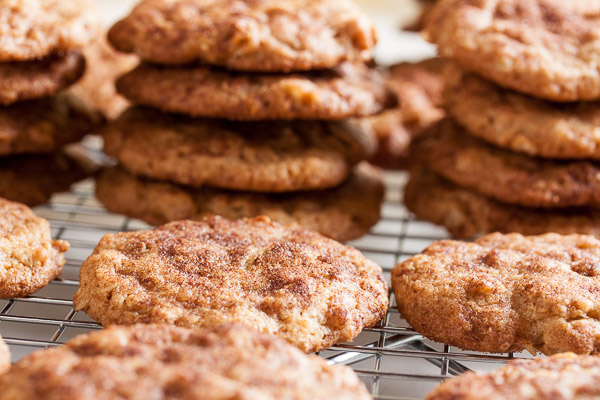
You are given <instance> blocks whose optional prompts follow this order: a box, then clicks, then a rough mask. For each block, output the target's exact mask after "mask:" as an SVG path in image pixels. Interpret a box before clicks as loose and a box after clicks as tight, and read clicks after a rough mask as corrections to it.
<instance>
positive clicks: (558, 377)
mask: <svg viewBox="0 0 600 400" xmlns="http://www.w3.org/2000/svg"><path fill="white" fill-rule="evenodd" d="M599 381H600V358H599V357H594V356H577V355H575V354H572V353H565V354H557V355H554V356H551V357H544V358H538V359H535V360H512V361H509V362H508V364H507V365H506V366H504V367H502V368H500V369H498V370H497V371H494V372H491V373H488V374H477V373H474V372H467V373H465V374H464V375H461V376H458V377H456V378H453V379H450V380H447V381H445V382H444V383H442V384H441V385H440V386H438V387H437V388H435V389H434V390H433V391H432V392H431V393H429V394H428V395H427V397H426V400H457V399H461V400H476V399H494V400H496V399H498V400H499V399H538V400H554V399H557V398H563V399H577V398H595V397H599V396H600V385H599V384H598V382H599Z"/></svg>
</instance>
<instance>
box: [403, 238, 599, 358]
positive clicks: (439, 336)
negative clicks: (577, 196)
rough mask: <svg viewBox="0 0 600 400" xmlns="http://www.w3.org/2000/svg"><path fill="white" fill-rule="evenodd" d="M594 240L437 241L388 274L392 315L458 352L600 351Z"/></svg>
mask: <svg viewBox="0 0 600 400" xmlns="http://www.w3.org/2000/svg"><path fill="white" fill-rule="evenodd" d="M599 259H600V240H598V239H596V238H595V237H593V236H586V235H578V234H573V235H567V236H563V235H559V234H556V233H548V234H544V235H540V236H522V235H520V234H518V233H511V234H508V235H503V234H501V233H493V234H490V235H487V236H484V237H482V238H480V239H478V240H476V241H475V242H473V243H469V242H460V241H453V240H441V241H438V242H435V243H433V244H432V245H430V246H429V247H427V248H426V249H425V250H424V251H423V252H422V253H421V254H418V255H416V256H414V257H411V258H409V259H408V260H406V261H404V262H402V263H399V264H398V265H396V267H394V269H393V270H392V286H393V290H394V295H395V296H396V300H397V302H398V310H399V311H400V313H401V314H402V316H403V317H404V318H405V319H406V321H407V322H408V323H409V324H410V325H411V326H412V327H413V328H414V329H415V330H416V331H418V332H419V333H421V334H422V335H423V336H425V337H427V338H429V339H432V340H435V341H438V342H443V343H447V344H450V345H452V346H457V347H460V348H462V349H465V350H476V351H485V352H493V353H505V352H513V351H515V352H516V351H522V350H528V351H529V352H531V353H532V354H535V353H536V352H540V353H544V354H548V355H549V354H555V353H560V352H565V351H572V352H574V353H578V354H597V353H599V352H600V320H599V319H598V318H599V316H600V313H599V310H600V293H599V292H598V290H597V288H598V281H599V280H600V269H599V268H598V264H599V263H598V260H599Z"/></svg>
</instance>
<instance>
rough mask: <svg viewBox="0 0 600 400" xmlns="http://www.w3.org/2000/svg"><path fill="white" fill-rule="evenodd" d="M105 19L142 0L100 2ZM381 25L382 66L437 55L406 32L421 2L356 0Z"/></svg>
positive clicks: (114, 17)
mask: <svg viewBox="0 0 600 400" xmlns="http://www.w3.org/2000/svg"><path fill="white" fill-rule="evenodd" d="M96 2H97V3H98V8H99V9H100V11H101V13H102V19H103V20H104V24H105V26H106V27H107V28H108V27H109V26H110V25H111V24H112V23H113V22H114V21H115V20H117V19H119V18H121V17H123V16H125V15H126V14H127V13H128V12H129V10H130V9H131V8H132V7H134V6H135V4H136V3H138V0H96ZM355 2H356V3H357V4H359V5H360V6H361V7H362V8H363V9H364V10H365V11H367V12H368V13H369V15H370V16H371V19H372V20H373V22H374V23H375V25H376V26H377V30H378V33H379V39H380V40H379V45H378V47H377V52H376V54H375V58H376V60H377V62H378V63H379V64H381V65H390V64H393V63H396V62H398V61H418V60H422V59H424V58H429V57H432V56H433V55H435V49H434V47H433V46H432V45H430V44H428V43H426V42H425V41H424V40H423V39H421V37H420V36H419V34H418V33H414V32H406V31H402V30H401V29H400V28H401V27H402V26H406V25H408V24H410V23H411V22H412V21H414V20H415V18H417V16H418V15H419V9H420V6H419V3H418V1H417V0H355Z"/></svg>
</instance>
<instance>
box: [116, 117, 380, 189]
mask: <svg viewBox="0 0 600 400" xmlns="http://www.w3.org/2000/svg"><path fill="white" fill-rule="evenodd" d="M374 140H375V139H374V137H373V136H372V132H371V131H369V130H368V129H363V127H362V126H361V124H358V123H353V122H350V121H340V122H328V121H290V122H286V121H267V122H233V121H225V120H211V119H194V118H190V117H186V116H182V115H169V114H163V113H161V112H159V111H156V110H152V109H145V108H141V107H137V108H131V109H129V110H127V111H126V112H125V113H124V114H123V115H122V116H121V117H119V118H118V119H117V120H116V121H113V122H112V123H110V124H109V125H108V126H107V128H106V130H105V132H104V147H105V152H106V153H107V154H108V155H111V156H113V157H115V158H117V159H118V160H119V162H120V163H121V164H122V165H123V166H124V167H125V168H127V169H128V170H129V171H131V172H133V173H134V174H137V175H143V176H147V177H150V178H155V179H160V180H168V181H171V182H175V183H179V184H182V185H188V186H194V187H201V186H211V187H219V188H224V189H232V190H245V191H253V192H290V191H299V190H314V189H325V188H329V187H334V186H337V185H339V184H341V183H342V182H343V181H344V180H345V179H346V178H347V177H348V175H349V174H350V172H351V170H352V165H354V164H356V163H358V162H359V161H361V160H364V159H365V158H367V157H368V155H369V153H370V152H371V149H372V148H373V147H374V146H375V143H374Z"/></svg>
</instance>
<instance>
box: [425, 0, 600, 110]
mask: <svg viewBox="0 0 600 400" xmlns="http://www.w3.org/2000/svg"><path fill="white" fill-rule="evenodd" d="M599 26H600V3H599V2H597V1H595V0H580V1H561V0H532V1H527V2H523V1H521V0H444V1H440V2H439V4H438V5H436V7H435V8H434V9H433V11H432V14H431V16H430V18H429V20H428V22H427V26H426V28H425V37H426V39H427V40H429V41H431V42H433V43H436V44H437V46H438V52H439V53H440V55H442V56H443V57H449V58H453V59H455V60H456V61H457V62H458V63H459V64H460V65H461V66H462V67H463V68H465V69H467V70H469V71H473V72H476V73H478V74H480V75H482V76H484V77H485V78H487V79H489V80H491V81H494V82H495V83H497V84H499V85H500V86H503V87H507V88H510V89H513V90H516V91H519V92H522V93H525V94H528V95H531V96H534V97H539V98H543V99H547V100H553V101H577V100H595V99H598V98H600V51H599V50H598V47H599V43H600V28H599Z"/></svg>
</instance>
